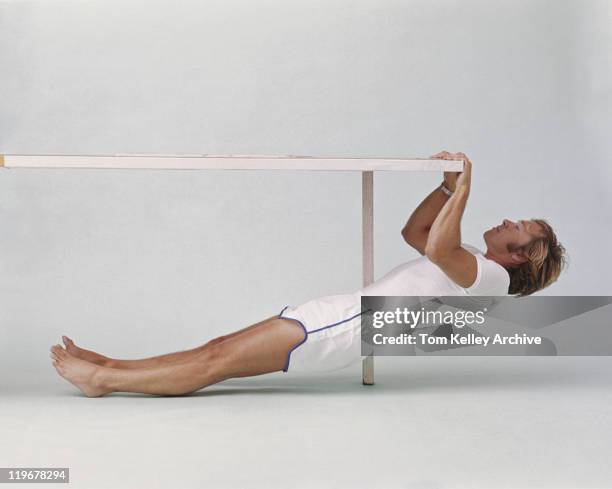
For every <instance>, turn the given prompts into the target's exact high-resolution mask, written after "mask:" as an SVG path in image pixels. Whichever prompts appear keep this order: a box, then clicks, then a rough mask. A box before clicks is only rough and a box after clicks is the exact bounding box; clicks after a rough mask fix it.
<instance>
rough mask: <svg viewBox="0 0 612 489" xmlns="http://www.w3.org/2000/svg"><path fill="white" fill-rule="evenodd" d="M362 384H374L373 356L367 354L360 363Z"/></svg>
mask: <svg viewBox="0 0 612 489" xmlns="http://www.w3.org/2000/svg"><path fill="white" fill-rule="evenodd" d="M361 372H362V381H363V385H374V357H373V356H371V355H370V356H369V357H366V358H365V359H364V360H363V365H362V370H361Z"/></svg>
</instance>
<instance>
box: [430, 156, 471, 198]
mask: <svg viewBox="0 0 612 489" xmlns="http://www.w3.org/2000/svg"><path fill="white" fill-rule="evenodd" d="M432 158H434V159H438V160H455V161H456V160H462V161H463V172H454V171H445V172H444V186H445V187H446V188H447V189H449V190H450V191H451V192H454V191H455V190H457V186H458V185H461V186H462V187H463V188H466V190H468V192H469V190H470V184H471V180H472V162H471V161H470V160H469V158H468V157H467V156H466V155H465V154H463V153H449V152H448V151H442V152H440V153H438V154H435V155H433V156H432Z"/></svg>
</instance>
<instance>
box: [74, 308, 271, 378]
mask: <svg viewBox="0 0 612 489" xmlns="http://www.w3.org/2000/svg"><path fill="white" fill-rule="evenodd" d="M277 317H278V316H272V317H270V318H268V319H264V320H263V321H260V322H258V323H255V324H252V325H251V326H248V327H246V328H243V329H241V330H238V331H235V332H234V333H231V334H228V335H224V336H219V337H218V338H215V339H213V340H211V341H209V342H208V343H206V344H204V345H201V346H198V347H196V348H192V349H190V350H184V351H177V352H174V353H167V354H164V355H158V356H154V357H150V358H143V359H138V360H120V359H117V358H111V357H107V356H104V355H101V354H100V353H96V352H95V351H92V350H86V349H85V348H81V347H79V346H77V345H76V344H75V343H74V341H72V340H71V339H70V338H68V337H67V336H62V342H63V343H64V346H65V348H66V351H67V352H68V353H70V354H71V355H72V356H73V357H76V358H80V359H81V360H86V361H88V362H90V363H95V364H96V365H101V366H104V367H112V368H149V367H157V366H159V365H165V364H168V363H174V362H177V361H183V360H185V359H187V358H189V357H191V356H193V355H197V354H199V353H201V352H202V351H204V350H205V349H206V348H209V347H211V346H213V345H215V344H217V343H221V342H222V341H225V340H227V339H229V338H233V337H235V336H237V335H240V334H242V333H244V332H245V331H249V330H251V329H253V328H256V327H258V326H259V325H260V324H263V323H265V322H266V321H269V320H270V319H274V318H277Z"/></svg>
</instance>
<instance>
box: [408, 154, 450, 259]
mask: <svg viewBox="0 0 612 489" xmlns="http://www.w3.org/2000/svg"><path fill="white" fill-rule="evenodd" d="M457 156H458V154H457V155H454V154H451V153H449V152H447V151H442V152H441V153H438V154H436V155H433V156H432V158H438V159H442V160H449V159H459V158H460V157H457ZM457 175H458V173H457V172H444V186H445V187H446V188H447V189H448V190H450V191H451V192H454V191H455V187H456V182H457ZM447 200H448V196H447V195H446V194H445V193H444V192H443V191H442V190H441V189H440V187H439V186H438V187H437V188H436V189H435V190H434V191H433V192H431V193H430V194H429V195H428V196H427V197H425V199H423V202H421V203H420V204H419V206H418V207H417V208H416V209H415V210H414V212H413V213H412V214H411V216H410V218H409V219H408V222H407V223H406V225H405V226H404V228H403V229H402V237H403V238H404V241H406V243H408V244H409V245H410V246H412V247H413V248H414V249H415V250H417V251H418V252H419V253H420V254H421V255H424V254H425V247H426V245H427V238H428V236H429V230H430V229H431V226H432V224H433V222H434V220H435V219H436V216H437V215H438V213H439V212H440V210H441V209H442V207H443V206H444V204H446V201H447Z"/></svg>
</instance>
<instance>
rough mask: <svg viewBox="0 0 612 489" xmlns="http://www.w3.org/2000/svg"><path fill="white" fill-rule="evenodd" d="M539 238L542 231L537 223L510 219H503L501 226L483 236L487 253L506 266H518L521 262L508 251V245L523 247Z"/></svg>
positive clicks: (489, 230) (542, 233)
mask: <svg viewBox="0 0 612 489" xmlns="http://www.w3.org/2000/svg"><path fill="white" fill-rule="evenodd" d="M540 236H544V229H543V228H542V226H541V225H540V224H538V223H537V222H535V221H528V220H518V221H511V220H510V219H504V220H503V221H502V223H501V224H499V225H497V226H493V227H492V228H491V229H488V230H486V231H485V233H484V234H483V238H484V240H485V243H486V244H487V248H488V250H489V252H491V253H492V254H493V255H495V256H497V257H499V258H501V259H502V260H503V261H504V262H506V263H508V264H512V263H515V264H518V263H520V262H521V261H523V260H521V259H520V257H519V256H517V255H516V253H512V252H511V251H509V250H508V246H509V245H514V246H515V247H521V246H525V245H527V244H529V243H531V241H532V240H533V239H534V238H537V237H540Z"/></svg>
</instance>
